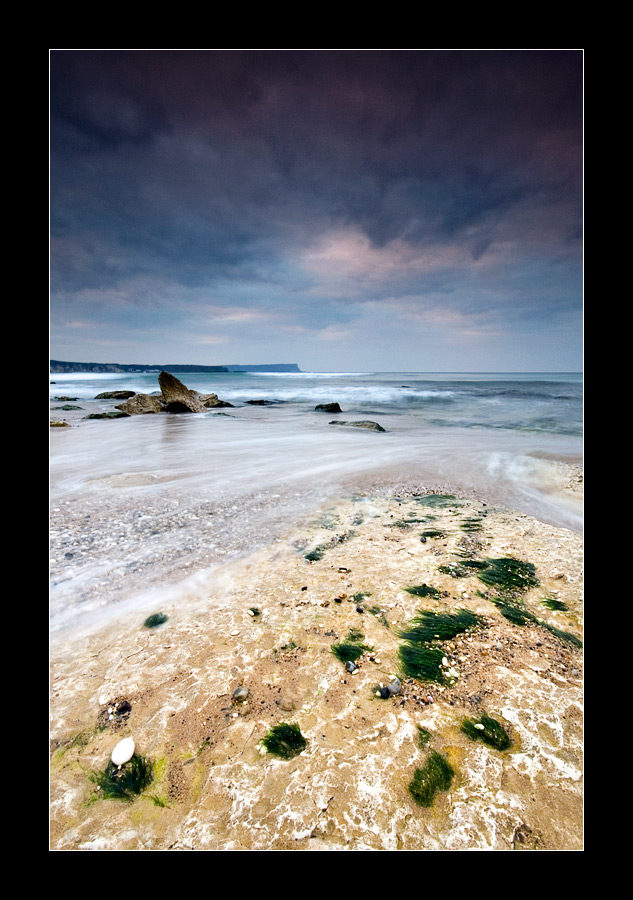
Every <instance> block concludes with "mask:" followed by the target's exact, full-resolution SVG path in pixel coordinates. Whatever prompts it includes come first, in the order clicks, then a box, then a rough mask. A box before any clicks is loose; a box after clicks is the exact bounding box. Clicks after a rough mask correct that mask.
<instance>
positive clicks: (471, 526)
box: [459, 516, 483, 534]
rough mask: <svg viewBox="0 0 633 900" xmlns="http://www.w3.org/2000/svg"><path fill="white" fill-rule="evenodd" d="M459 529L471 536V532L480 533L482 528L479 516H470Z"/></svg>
mask: <svg viewBox="0 0 633 900" xmlns="http://www.w3.org/2000/svg"><path fill="white" fill-rule="evenodd" d="M459 527H460V529H461V530H462V531H466V532H468V533H469V534H472V533H473V532H477V531H481V529H482V527H483V526H482V521H481V518H480V517H479V516H472V517H470V518H468V519H464V521H463V522H462V523H461V525H460V526H459Z"/></svg>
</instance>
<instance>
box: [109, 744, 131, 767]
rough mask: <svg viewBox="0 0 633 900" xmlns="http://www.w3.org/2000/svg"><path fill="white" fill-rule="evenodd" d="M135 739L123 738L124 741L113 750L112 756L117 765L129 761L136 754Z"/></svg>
mask: <svg viewBox="0 0 633 900" xmlns="http://www.w3.org/2000/svg"><path fill="white" fill-rule="evenodd" d="M134 750H135V745H134V739H133V738H123V740H122V741H119V743H118V744H117V745H116V747H115V748H114V750H113V751H112V756H111V757H110V758H111V760H112V762H113V763H114V765H115V766H122V765H123V764H124V763H126V762H129V760H131V759H132V757H133V756H134Z"/></svg>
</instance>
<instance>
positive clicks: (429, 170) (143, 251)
mask: <svg viewBox="0 0 633 900" xmlns="http://www.w3.org/2000/svg"><path fill="white" fill-rule="evenodd" d="M582 62H583V60H582V53H581V52H579V51H424V50H418V51H384V50H383V51H337V50H330V51H283V50H278V51H258V50H250V51H248V50H246V51H240V50H227V51H214V50H210V51H187V50H182V51H180V50H179V51H169V50H168V51H144V50H140V51H73V50H71V51H68V50H60V51H52V52H51V355H52V356H53V357H55V358H61V359H75V360H85V361H88V360H91V361H92V360H94V361H101V362H147V363H151V362H154V361H157V362H160V361H165V360H171V361H173V360H177V361H179V362H187V363H200V364H205V365H206V364H218V363H223V362H227V363H228V362H235V361H240V362H276V361H279V362H284V361H287V362H290V361H292V362H297V363H298V364H299V365H300V366H301V367H302V368H304V369H311V370H328V369H331V370H337V371H344V370H346V369H347V370H357V369H359V368H364V369H367V368H370V369H374V370H383V371H384V370H392V371H396V370H426V371H429V370H455V369H459V370H467V369H471V370H513V369H514V370H516V369H524V370H538V369H542V370H543V369H544V370H569V369H574V370H575V369H578V368H580V366H581V317H582V286H581V271H582V243H581V240H582V239H581V226H582Z"/></svg>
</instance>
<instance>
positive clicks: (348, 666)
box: [345, 659, 358, 672]
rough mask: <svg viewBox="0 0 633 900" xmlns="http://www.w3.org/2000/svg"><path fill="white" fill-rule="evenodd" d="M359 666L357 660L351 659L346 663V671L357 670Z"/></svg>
mask: <svg viewBox="0 0 633 900" xmlns="http://www.w3.org/2000/svg"><path fill="white" fill-rule="evenodd" d="M357 668H358V666H357V665H356V663H355V662H352V660H351V659H350V660H349V661H348V662H346V663H345V671H346V672H355V671H356V669H357Z"/></svg>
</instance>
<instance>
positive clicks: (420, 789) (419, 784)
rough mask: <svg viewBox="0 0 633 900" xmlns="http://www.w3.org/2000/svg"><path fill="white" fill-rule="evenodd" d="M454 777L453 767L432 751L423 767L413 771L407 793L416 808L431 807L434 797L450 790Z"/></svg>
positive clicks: (444, 758)
mask: <svg viewBox="0 0 633 900" xmlns="http://www.w3.org/2000/svg"><path fill="white" fill-rule="evenodd" d="M454 775H455V772H454V770H453V767H452V766H451V764H450V763H449V761H448V760H447V759H446V757H444V756H442V755H441V754H440V753H437V752H436V751H435V750H432V751H431V752H430V754H429V757H428V759H427V760H426V762H425V764H424V766H423V767H422V768H421V769H416V770H415V773H414V775H413V778H412V780H411V782H410V784H409V793H410V794H411V796H412V797H413V799H414V800H415V802H416V803H417V804H418V806H424V807H429V806H432V805H433V801H434V800H435V797H436V795H437V794H438V793H440V791H447V790H448V789H449V788H450V786H451V784H452V782H453V777H454Z"/></svg>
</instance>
